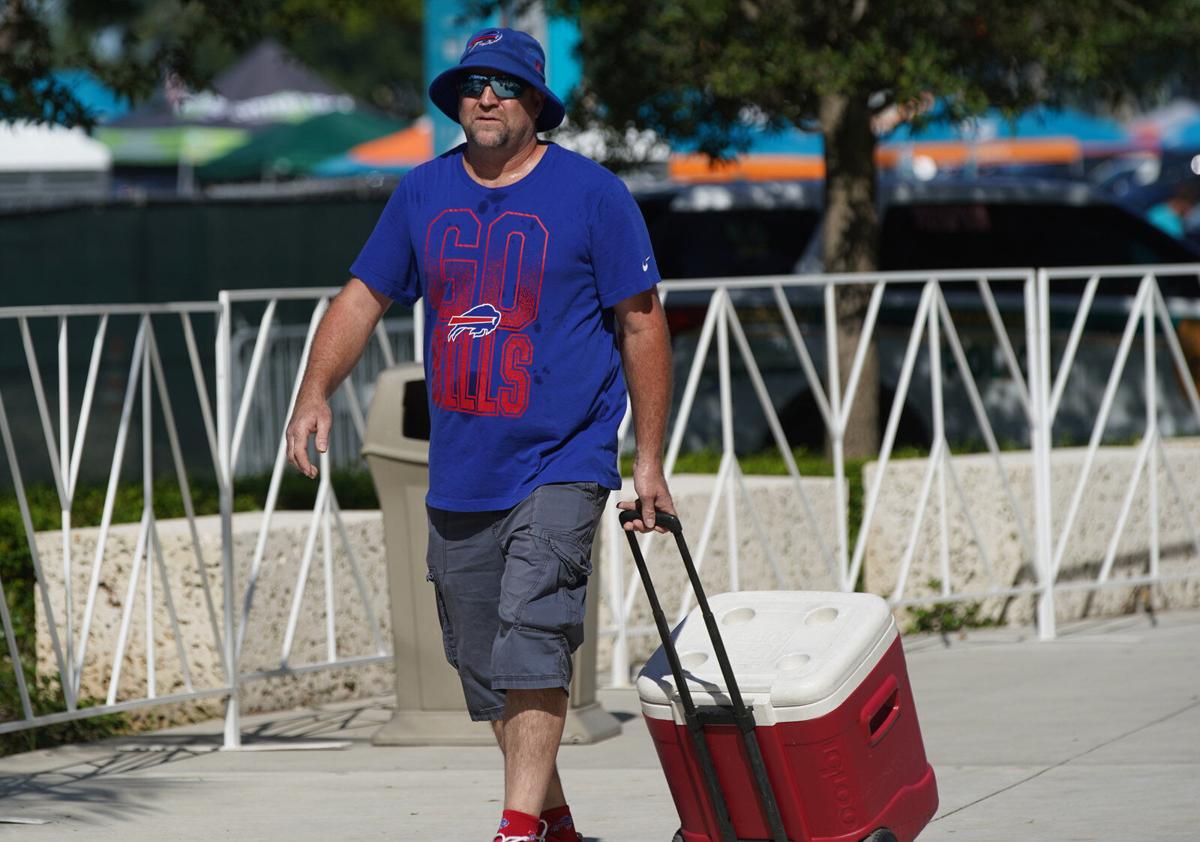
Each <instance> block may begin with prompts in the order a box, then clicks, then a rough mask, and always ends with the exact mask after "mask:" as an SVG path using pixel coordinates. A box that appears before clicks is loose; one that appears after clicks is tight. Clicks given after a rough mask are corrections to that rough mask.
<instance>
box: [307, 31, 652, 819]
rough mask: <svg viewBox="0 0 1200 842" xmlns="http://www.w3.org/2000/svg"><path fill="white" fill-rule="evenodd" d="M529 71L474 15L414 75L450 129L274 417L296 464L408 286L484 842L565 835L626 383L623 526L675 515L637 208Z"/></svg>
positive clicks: (436, 538)
mask: <svg viewBox="0 0 1200 842" xmlns="http://www.w3.org/2000/svg"><path fill="white" fill-rule="evenodd" d="M544 66H545V58H544V53H543V52H542V48H541V46H540V45H539V44H538V42H537V41H536V40H535V39H533V38H532V37H531V36H529V35H527V34H525V33H523V32H517V31H514V30H511V29H487V30H484V31H482V32H479V33H477V34H476V35H475V36H473V37H472V38H471V39H470V40H469V41H468V43H467V46H466V49H465V51H464V52H463V55H462V58H461V59H460V61H459V63H458V65H457V66H456V67H453V68H451V69H450V70H448V71H446V72H445V73H443V74H441V75H440V76H438V77H437V78H436V79H435V80H434V81H433V83H432V84H431V85H430V88H429V95H430V98H431V99H432V100H433V102H434V104H435V105H437V106H438V108H440V109H441V110H442V111H443V112H445V113H446V114H447V115H448V116H450V117H451V118H452V119H454V120H456V121H458V122H459V123H460V124H461V125H462V127H463V132H464V134H465V136H466V143H465V144H463V145H461V146H459V147H457V148H456V149H453V150H451V151H450V152H447V153H445V154H444V155H442V156H440V157H438V158H437V159H435V160H433V161H430V162H429V163H427V164H424V165H422V166H420V167H418V168H416V169H415V170H413V171H412V172H410V173H409V174H408V175H407V176H406V177H405V179H404V180H403V181H402V182H401V183H400V185H399V186H398V187H397V188H396V191H395V193H394V194H393V195H392V198H391V199H390V200H389V202H388V204H387V207H386V208H385V209H384V211H383V214H382V216H381V218H380V220H379V223H378V225H377V226H376V228H375V230H374V232H373V233H372V234H371V237H370V239H369V240H368V241H367V244H366V246H365V247H364V248H363V250H362V253H361V254H360V255H359V257H358V259H357V260H356V261H355V262H354V264H353V266H352V267H351V274H352V275H353V278H352V279H351V280H350V282H349V283H348V284H347V285H346V287H345V288H344V289H343V290H342V292H341V293H340V294H339V295H338V296H337V298H335V299H334V301H333V302H332V304H331V305H330V308H329V312H328V313H327V314H326V316H325V318H324V320H323V321H322V323H321V325H320V328H319V329H318V331H317V335H316V337H315V339H314V341H313V348H312V351H311V353H310V357H309V364H308V370H307V371H306V373H305V376H304V381H303V383H302V385H301V388H300V392H299V395H298V397H297V401H296V407H295V411H294V413H293V415H292V419H291V421H290V423H289V424H288V431H287V439H288V455H289V459H290V460H291V462H292V464H294V465H295V466H296V467H297V468H298V469H299V470H300V471H302V472H303V473H305V474H306V475H307V476H309V477H315V476H316V473H317V472H316V468H315V467H314V466H313V465H312V464H311V463H310V462H309V458H308V441H309V437H310V436H311V435H312V434H313V433H315V434H316V444H317V449H318V450H319V451H324V450H325V448H326V447H327V445H328V441H329V425H330V411H329V406H328V403H327V399H328V397H329V395H330V394H332V393H333V391H334V389H335V388H336V387H337V385H338V384H339V383H340V382H341V380H342V378H344V377H345V376H346V374H347V373H348V372H349V371H350V369H351V368H352V366H353V365H354V363H355V361H356V360H357V359H358V357H359V355H360V354H361V352H362V348H363V346H364V345H365V343H366V341H367V338H368V337H369V335H370V333H371V331H372V329H373V327H374V325H375V323H376V321H377V320H378V319H379V318H380V316H381V315H382V314H383V312H384V310H386V309H387V307H388V305H389V303H390V302H391V301H392V300H399V301H401V302H403V303H404V304H412V303H414V302H415V301H416V300H417V299H418V298H420V297H423V298H424V307H425V316H426V320H425V324H426V336H425V361H426V364H425V367H426V382H427V383H428V389H429V401H430V416H431V424H432V427H431V430H432V432H431V436H430V452H429V476H430V488H429V494H428V496H427V498H426V503H427V507H428V514H429V558H428V563H429V579H430V581H431V582H432V583H433V586H434V592H435V597H436V599H437V606H438V615H439V618H440V619H441V622H442V629H443V637H444V639H445V644H446V656H447V659H448V660H449V661H450V663H451V665H452V666H454V668H455V669H456V670H457V671H458V674H459V677H460V678H461V680H462V684H463V692H464V694H465V696H466V699H467V707H468V710H469V712H470V715H471V717H472V719H475V720H486V721H491V722H492V724H493V728H494V730H495V734H496V739H497V741H498V743H499V745H500V748H501V750H502V751H503V752H504V757H505V759H504V782H505V796H504V808H505V809H504V813H503V816H502V818H501V824H500V830H499V833H498V835H496V836H495V838H494V840H493V842H517V840H546V842H579V840H581V839H582V837H581V836H579V834H578V833H577V832H576V831H575V829H574V822H573V819H572V817H571V813H570V809H569V808H568V807H567V802H566V797H565V795H564V794H563V789H562V783H561V781H560V780H559V776H558V771H557V768H556V764H555V758H556V756H557V752H558V744H559V741H560V739H561V737H562V730H563V721H564V717H565V715H566V710H567V690H568V687H569V685H570V680H571V659H570V655H571V653H572V652H573V651H574V650H575V649H576V648H577V647H578V646H579V644H580V643H581V642H582V632H583V616H584V599H585V594H586V588H587V577H588V574H590V573H591V545H592V540H593V537H594V535H595V530H596V524H597V521H598V520H599V517H600V514H601V512H602V509H603V506H604V502H605V500H606V499H607V497H608V493H609V490H610V489H615V488H619V487H620V477H619V475H618V472H617V448H616V430H617V425H618V424H619V422H620V420H621V418H622V416H623V414H624V411H625V405H626V388H625V383H626V381H627V382H628V387H629V398H630V404H631V406H632V410H633V422H634V431H635V434H636V437H637V444H638V451H637V458H636V462H635V467H634V487H635V490H636V492H637V494H638V497H639V499H640V500H641V503H642V517H641V518H640V519H638V520H636V521H634V523H633V524H631V528H634V529H638V530H640V531H648V530H649V529H652V528H654V510H655V508H656V507H657V508H659V509H662V510H665V511H668V512H673V511H674V507H673V505H672V502H671V496H670V493H669V491H668V489H667V483H666V480H665V479H664V476H663V470H662V440H663V432H664V429H665V427H666V418H667V414H668V411H669V408H670V396H671V360H670V344H669V338H668V334H667V328H666V321H665V319H664V318H663V313H662V307H661V305H660V303H659V300H658V297H657V295H656V294H655V284H656V283H657V281H658V280H659V276H658V270H657V268H656V266H655V265H654V257H653V254H652V253H651V250H650V242H649V237H648V235H647V233H646V226H645V222H644V221H643V219H642V217H641V214H640V212H639V210H638V208H637V205H636V204H635V203H634V202H633V199H632V197H631V196H630V195H629V192H628V190H626V189H625V187H624V185H623V184H622V183H621V182H620V180H619V179H617V178H616V177H615V176H613V175H612V174H611V173H609V172H607V171H606V170H604V169H603V168H602V167H600V166H598V165H596V164H594V163H592V162H591V161H588V160H587V159H585V158H583V157H581V156H579V155H576V154H574V153H572V152H568V151H567V150H565V149H563V148H561V147H559V146H556V145H554V144H551V143H544V142H539V140H538V137H537V132H539V131H547V130H549V129H552V128H554V127H555V126H557V125H558V124H559V123H560V122H561V121H562V119H563V105H562V102H561V101H560V100H559V99H558V97H556V96H555V95H554V94H553V93H552V92H551V91H550V89H549V88H547V87H546V83H545V78H544V72H543V68H544ZM622 369H623V371H624V377H622ZM618 506H619V507H621V508H626V509H632V508H633V507H634V503H632V502H628V501H626V502H622V503H619V504H618ZM658 529H659V531H663V530H662V528H661V527H658Z"/></svg>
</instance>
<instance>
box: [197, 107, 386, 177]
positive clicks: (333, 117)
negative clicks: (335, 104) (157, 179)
mask: <svg viewBox="0 0 1200 842" xmlns="http://www.w3.org/2000/svg"><path fill="white" fill-rule="evenodd" d="M402 125H403V124H401V123H399V122H397V121H395V120H392V119H389V118H387V117H376V116H375V115H373V114H368V113H365V112H362V111H351V112H349V113H340V112H335V113H333V114H323V115H321V116H319V117H312V118H310V119H308V120H305V121H303V122H300V123H294V124H284V125H280V126H273V127H271V128H269V129H267V130H265V131H263V132H262V133H261V134H259V135H257V136H256V137H254V138H253V139H252V140H250V141H248V142H247V143H246V144H245V145H243V146H240V147H238V148H237V149H234V150H233V151H231V152H229V153H228V154H226V155H223V156H221V157H220V158H217V159H215V160H213V161H210V162H209V163H207V164H205V165H203V166H201V167H198V168H197V170H196V177H197V178H198V179H199V180H201V181H207V182H214V181H248V180H253V179H260V178H262V179H279V178H294V177H295V176H299V175H307V174H308V173H309V172H310V171H311V170H312V169H313V168H314V167H315V166H316V165H318V164H320V163H321V162H322V161H325V160H327V159H329V158H331V157H333V156H335V155H339V154H342V153H344V152H345V151H346V150H347V149H349V148H351V147H353V146H356V145H357V144H360V143H363V142H365V141H368V140H374V139H376V138H379V137H383V136H384V135H388V134H392V133H393V132H396V131H398V130H399V129H400V128H401V126H402Z"/></svg>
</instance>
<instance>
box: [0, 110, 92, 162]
mask: <svg viewBox="0 0 1200 842" xmlns="http://www.w3.org/2000/svg"><path fill="white" fill-rule="evenodd" d="M111 167H112V155H111V154H110V153H109V151H108V148H107V147H106V146H105V145H104V144H103V143H99V142H97V141H95V140H92V139H91V138H90V137H88V136H87V134H86V133H85V132H84V131H83V129H68V128H65V127H63V126H57V125H48V124H45V123H26V122H15V123H0V171H3V172H105V171H107V170H109V169H110V168H111Z"/></svg>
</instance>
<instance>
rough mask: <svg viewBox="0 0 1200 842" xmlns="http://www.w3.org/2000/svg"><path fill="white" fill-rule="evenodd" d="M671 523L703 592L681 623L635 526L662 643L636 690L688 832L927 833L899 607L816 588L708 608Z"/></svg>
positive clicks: (932, 803)
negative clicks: (672, 617)
mask: <svg viewBox="0 0 1200 842" xmlns="http://www.w3.org/2000/svg"><path fill="white" fill-rule="evenodd" d="M637 517H638V515H637V514H636V512H634V513H629V512H625V513H623V514H622V516H621V520H622V522H625V521H629V520H633V519H635V518H637ZM658 518H659V520H658V523H659V524H660V525H662V526H664V527H666V528H667V529H669V530H670V531H671V532H672V533H673V534H674V535H675V538H676V540H677V542H678V545H679V550H680V555H681V556H682V557H683V561H684V565H685V568H686V570H687V573H688V577H689V579H690V580H691V583H692V587H693V590H694V591H695V594H696V601H697V603H698V604H697V607H696V609H695V610H693V611H692V612H691V613H690V614H689V615H688V617H687V618H686V619H685V620H684V621H683V623H681V624H680V625H679V626H678V627H677V628H676V629H675V631H674V632H672V631H671V630H670V628H669V627H668V626H667V623H666V619H665V617H664V615H663V612H662V608H661V606H660V605H659V602H658V598H657V595H656V594H655V591H654V587H653V584H652V582H651V580H650V576H649V573H648V571H647V569H646V564H645V560H644V559H643V558H642V556H641V553H640V551H639V548H638V544H637V541H636V540H635V538H634V536H633V534H632V533H627V535H628V537H629V543H630V547H631V549H632V551H633V554H634V559H635V561H636V562H637V565H638V570H639V573H640V574H641V577H642V581H643V584H644V585H645V586H646V593H647V595H648V597H649V598H650V604H651V609H652V611H653V613H654V619H655V623H656V625H657V626H658V630H659V634H660V636H661V637H662V639H663V646H662V647H661V648H660V649H659V650H658V651H657V652H655V653H654V655H653V657H651V659H650V660H649V661H648V662H647V664H646V666H645V667H644V668H643V670H642V672H641V674H640V675H639V677H638V682H637V688H638V695H639V697H640V700H641V706H642V712H643V714H644V715H645V719H646V725H647V727H648V728H649V731H650V735H651V738H652V739H653V740H654V746H655V748H656V749H657V751H658V755H659V759H660V760H661V761H662V765H663V770H664V772H665V773H666V777H667V783H668V786H669V787H670V790H671V795H672V797H673V798H674V800H675V806H676V809H677V810H678V812H679V818H680V822H681V825H682V827H681V828H680V830H679V833H678V834H676V837H675V839H676V840H677V842H750V840H770V842H861V840H870V842H892V840H899V842H911V840H913V839H915V838H916V837H917V834H918V833H919V832H920V831H921V830H922V829H923V828H924V827H925V825H926V824H927V823H928V822H929V820H930V819H931V818H932V817H933V814H934V812H935V811H936V809H937V784H936V781H935V779H934V774H933V769H932V768H931V767H930V765H929V763H928V762H927V761H926V759H925V750H924V746H923V744H922V741H921V732H920V728H919V726H918V724H917V714H916V709H915V707H914V706H913V697H912V691H911V689H910V687H909V683H908V671H907V669H906V667H905V662H904V651H903V649H902V648H901V643H900V637H899V633H898V630H897V628H896V622H895V620H894V619H893V617H892V614H891V611H890V610H889V609H888V606H887V603H886V602H884V601H883V600H882V599H880V598H879V597H877V596H874V595H872V594H858V593H820V592H808V591H743V592H739V593H728V594H719V595H717V596H714V597H713V598H712V600H711V603H710V602H709V600H707V599H706V598H705V595H704V591H703V588H702V586H701V584H700V580H699V576H698V575H697V573H696V570H695V566H694V565H693V563H692V560H691V556H690V554H689V552H688V549H687V544H686V542H685V541H684V540H683V532H682V527H681V526H680V525H679V521H678V519H677V518H675V517H674V516H671V515H665V514H660V515H658ZM735 672H736V678H735Z"/></svg>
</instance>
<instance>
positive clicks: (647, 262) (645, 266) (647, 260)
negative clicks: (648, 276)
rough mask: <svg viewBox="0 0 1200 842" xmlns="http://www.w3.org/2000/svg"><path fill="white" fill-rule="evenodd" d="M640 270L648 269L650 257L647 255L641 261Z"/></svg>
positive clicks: (645, 270)
mask: <svg viewBox="0 0 1200 842" xmlns="http://www.w3.org/2000/svg"><path fill="white" fill-rule="evenodd" d="M642 271H643V272H648V271H650V258H648V257H647V258H646V259H645V260H643V261H642Z"/></svg>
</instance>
